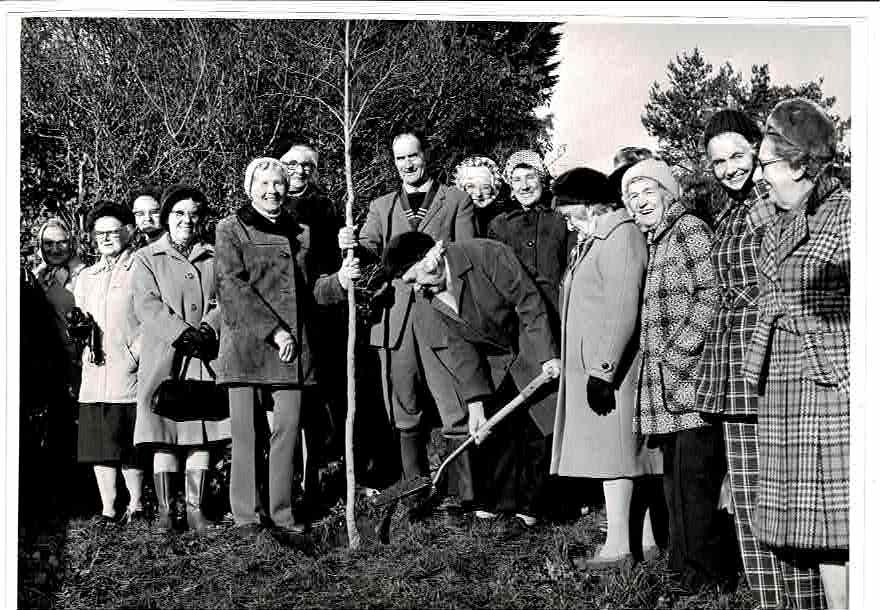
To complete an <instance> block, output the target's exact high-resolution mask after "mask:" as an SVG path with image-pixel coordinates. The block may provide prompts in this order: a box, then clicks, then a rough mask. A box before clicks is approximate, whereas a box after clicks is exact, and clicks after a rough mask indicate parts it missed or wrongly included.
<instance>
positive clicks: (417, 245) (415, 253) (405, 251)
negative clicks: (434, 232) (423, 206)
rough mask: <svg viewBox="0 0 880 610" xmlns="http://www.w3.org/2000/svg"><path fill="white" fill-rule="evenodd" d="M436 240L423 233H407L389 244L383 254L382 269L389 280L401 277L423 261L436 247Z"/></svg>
mask: <svg viewBox="0 0 880 610" xmlns="http://www.w3.org/2000/svg"><path fill="white" fill-rule="evenodd" d="M434 243H435V242H434V238H433V237H431V236H430V235H428V234H427V233H422V232H421V231H407V232H406V233H401V234H400V235H397V236H396V237H394V238H393V239H392V240H391V241H389V242H388V246H387V247H386V248H385V252H384V253H383V254H382V269H383V271H384V274H385V277H386V278H387V279H389V280H390V279H392V278H398V277H401V276H402V275H403V274H404V273H406V271H407V269H409V268H410V267H412V266H413V265H415V264H416V263H417V262H419V261H420V260H422V259H423V258H424V257H425V255H426V254H427V253H428V251H429V250H430V249H431V248H433V247H434Z"/></svg>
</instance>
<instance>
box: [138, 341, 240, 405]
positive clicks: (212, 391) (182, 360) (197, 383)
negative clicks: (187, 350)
mask: <svg viewBox="0 0 880 610" xmlns="http://www.w3.org/2000/svg"><path fill="white" fill-rule="evenodd" d="M191 360H192V356H185V357H184V355H183V354H182V353H181V351H180V350H175V352H174V359H173V360H172V363H171V378H170V379H166V380H165V381H163V382H162V383H160V384H159V387H158V388H157V389H156V393H155V394H153V401H152V409H153V413H155V414H156V415H159V416H161V417H167V418H168V419H170V420H173V421H176V422H186V421H199V420H207V421H219V420H221V419H226V418H227V417H229V398H228V395H227V393H226V389H225V388H221V387H220V386H218V385H217V384H216V382H215V380H216V379H217V375H216V374H214V371H213V369H211V367H210V366H209V365H208V363H207V362H204V361H203V364H204V365H205V368H206V369H207V370H208V373H209V374H210V375H211V377H213V379H210V380H203V379H185V378H184V374H185V371H186V370H187V369H188V368H189V363H190V361H191Z"/></svg>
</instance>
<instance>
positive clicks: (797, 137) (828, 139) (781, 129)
mask: <svg viewBox="0 0 880 610" xmlns="http://www.w3.org/2000/svg"><path fill="white" fill-rule="evenodd" d="M765 133H766V135H767V136H771V137H772V136H776V137H780V138H782V139H783V140H785V141H787V142H788V143H789V144H791V145H793V146H795V147H796V148H798V149H800V150H801V151H802V152H805V153H807V154H809V155H811V156H813V157H815V158H816V159H820V160H823V161H830V160H831V159H833V158H834V154H835V152H836V142H837V135H836V133H835V130H834V123H832V122H831V119H830V118H829V117H828V115H827V114H826V113H825V111H824V110H822V109H821V108H820V107H819V106H817V105H816V104H814V103H813V102H811V101H809V100H805V99H803V98H798V97H795V98H791V99H787V100H783V101H781V102H779V103H778V104H776V106H775V107H774V108H773V110H771V111H770V116H768V117H767V125H766V129H765Z"/></svg>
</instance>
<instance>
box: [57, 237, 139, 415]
mask: <svg viewBox="0 0 880 610" xmlns="http://www.w3.org/2000/svg"><path fill="white" fill-rule="evenodd" d="M133 263H134V253H133V252H132V250H131V248H127V249H125V250H123V251H122V252H121V253H120V254H119V257H118V258H117V259H116V261H115V262H114V263H113V264H108V263H107V261H106V259H104V258H102V259H100V260H99V261H98V262H96V263H95V264H94V265H91V266H90V267H86V268H85V269H84V270H83V272H82V273H80V276H79V281H77V283H76V287H75V288H74V290H73V294H74V298H75V299H76V306H77V307H79V308H80V309H81V310H82V311H83V312H85V313H89V314H91V315H92V318H94V320H95V325H96V326H97V337H98V341H100V346H101V351H102V352H103V363H101V364H96V363H94V362H92V357H91V352H90V350H89V347H88V346H86V348H85V349H84V350H83V354H82V384H81V385H80V389H79V402H80V403H85V404H89V403H98V402H103V403H117V404H118V403H126V404H131V403H134V402H135V401H136V400H137V369H138V360H139V358H140V351H141V350H140V343H141V334H140V324H139V323H138V321H137V318H136V317H135V315H134V292H133V291H132V285H131V277H132V265H133Z"/></svg>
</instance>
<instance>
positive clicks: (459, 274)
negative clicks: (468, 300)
mask: <svg viewBox="0 0 880 610" xmlns="http://www.w3.org/2000/svg"><path fill="white" fill-rule="evenodd" d="M446 264H447V265H448V268H449V277H450V285H449V286H448V287H447V289H448V290H449V292H451V293H452V295H453V296H454V297H455V302H456V305H458V312H459V314H461V304H462V299H463V297H464V293H465V290H466V287H467V283H466V282H465V277H466V276H467V274H468V273H470V271H471V270H472V269H473V268H474V263H473V262H472V261H471V259H470V257H469V256H468V255H467V252H465V250H464V248H460V247H459V246H458V245H457V244H456V243H454V242H453V243H451V244H449V245H448V246H447V248H446Z"/></svg>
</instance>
